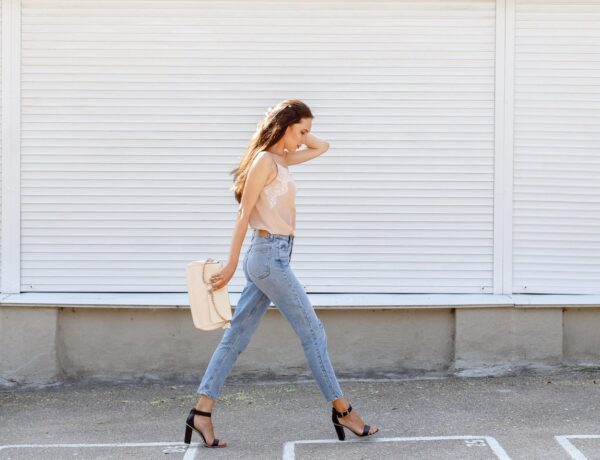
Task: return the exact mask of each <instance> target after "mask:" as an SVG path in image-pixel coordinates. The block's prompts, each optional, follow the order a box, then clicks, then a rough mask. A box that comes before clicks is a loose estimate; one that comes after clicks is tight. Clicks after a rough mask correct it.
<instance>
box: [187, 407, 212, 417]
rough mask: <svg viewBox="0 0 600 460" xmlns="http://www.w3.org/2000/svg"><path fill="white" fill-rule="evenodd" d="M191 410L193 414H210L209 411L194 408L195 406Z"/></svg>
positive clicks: (208, 415) (207, 415)
mask: <svg viewBox="0 0 600 460" xmlns="http://www.w3.org/2000/svg"><path fill="white" fill-rule="evenodd" d="M192 412H193V413H194V414H196V415H203V416H205V417H210V414H211V413H210V412H204V411H201V410H196V409H195V408H194V409H192Z"/></svg>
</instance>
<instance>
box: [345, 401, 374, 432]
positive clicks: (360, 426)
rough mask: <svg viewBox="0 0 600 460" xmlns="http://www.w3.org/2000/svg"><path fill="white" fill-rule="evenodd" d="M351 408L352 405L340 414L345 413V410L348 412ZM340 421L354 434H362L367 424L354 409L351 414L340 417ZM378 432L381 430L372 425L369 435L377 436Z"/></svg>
mask: <svg viewBox="0 0 600 460" xmlns="http://www.w3.org/2000/svg"><path fill="white" fill-rule="evenodd" d="M349 407H350V405H348V406H346V408H345V409H344V410H341V411H338V412H344V411H345V410H348V408H349ZM338 421H339V422H340V423H341V424H342V425H344V426H345V427H346V428H348V429H350V430H352V431H353V432H354V433H359V434H360V433H362V432H363V430H364V428H365V422H363V419H362V418H360V416H359V415H358V413H357V412H356V411H355V410H354V408H352V412H350V413H349V414H347V415H345V416H343V417H339V416H338ZM378 431H379V428H377V427H376V426H375V425H371V428H370V429H369V435H371V434H375V433H377V432H378Z"/></svg>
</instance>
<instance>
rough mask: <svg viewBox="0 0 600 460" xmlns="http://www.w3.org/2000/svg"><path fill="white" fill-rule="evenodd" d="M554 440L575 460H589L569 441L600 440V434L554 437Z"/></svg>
mask: <svg viewBox="0 0 600 460" xmlns="http://www.w3.org/2000/svg"><path fill="white" fill-rule="evenodd" d="M554 439H556V441H557V442H558V443H559V444H560V445H561V447H562V448H563V449H564V450H565V451H566V452H567V454H569V455H570V457H571V458H572V459H573V460H588V458H587V457H586V456H585V455H583V453H582V452H581V451H580V450H579V449H578V448H577V447H575V446H574V445H573V444H572V443H571V441H569V439H600V435H599V434H572V435H566V436H554Z"/></svg>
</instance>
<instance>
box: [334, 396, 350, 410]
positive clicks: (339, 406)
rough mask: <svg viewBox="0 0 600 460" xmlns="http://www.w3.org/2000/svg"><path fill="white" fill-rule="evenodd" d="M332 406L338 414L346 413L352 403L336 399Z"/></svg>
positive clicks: (343, 399)
mask: <svg viewBox="0 0 600 460" xmlns="http://www.w3.org/2000/svg"><path fill="white" fill-rule="evenodd" d="M331 405H332V406H333V408H334V409H335V410H336V411H338V412H344V411H345V410H348V407H350V403H349V402H348V400H347V399H346V398H339V399H334V400H333V401H332V402H331Z"/></svg>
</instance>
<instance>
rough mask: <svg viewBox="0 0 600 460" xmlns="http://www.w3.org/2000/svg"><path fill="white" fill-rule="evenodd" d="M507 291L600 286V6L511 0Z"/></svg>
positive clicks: (583, 290) (596, 289)
mask: <svg viewBox="0 0 600 460" xmlns="http://www.w3.org/2000/svg"><path fill="white" fill-rule="evenodd" d="M515 45H516V48H515V52H516V56H515V67H516V68H515V137H514V139H515V149H514V153H515V157H514V160H515V163H514V171H515V178H514V216H513V225H514V261H513V270H514V274H513V292H515V293H542V294H552V293H553V294H599V293H600V61H599V60H598V57H599V56H600V3H599V2H598V1H597V0H594V1H577V2H571V1H568V2H548V1H543V2H542V1H532V0H526V1H524V0H518V1H517V10H516V41H515Z"/></svg>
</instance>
